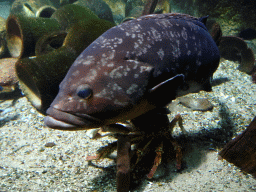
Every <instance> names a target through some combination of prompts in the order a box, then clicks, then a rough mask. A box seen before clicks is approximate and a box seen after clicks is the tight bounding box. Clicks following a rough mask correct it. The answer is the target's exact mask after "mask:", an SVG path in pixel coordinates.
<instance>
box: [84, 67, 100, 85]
mask: <svg viewBox="0 0 256 192" xmlns="http://www.w3.org/2000/svg"><path fill="white" fill-rule="evenodd" d="M96 77H97V71H96V70H95V69H90V71H89V72H88V73H87V75H86V78H85V79H86V81H88V82H92V81H93V80H94V79H95V78H96Z"/></svg>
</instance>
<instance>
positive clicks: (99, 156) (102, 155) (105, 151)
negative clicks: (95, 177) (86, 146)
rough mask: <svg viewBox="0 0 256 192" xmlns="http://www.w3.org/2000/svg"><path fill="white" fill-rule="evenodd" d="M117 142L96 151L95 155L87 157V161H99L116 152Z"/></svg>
mask: <svg viewBox="0 0 256 192" xmlns="http://www.w3.org/2000/svg"><path fill="white" fill-rule="evenodd" d="M116 147H117V142H113V143H109V144H108V145H107V146H104V147H102V148H101V149H99V150H98V151H97V153H98V154H97V155H88V156H87V157H86V160H87V161H92V160H99V159H103V158H106V157H107V156H108V155H109V154H110V153H112V152H113V151H114V150H116Z"/></svg>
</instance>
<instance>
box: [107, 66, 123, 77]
mask: <svg viewBox="0 0 256 192" xmlns="http://www.w3.org/2000/svg"><path fill="white" fill-rule="evenodd" d="M120 69H123V66H119V67H118V68H116V69H114V70H112V71H111V72H110V73H109V76H110V77H111V78H113V79H117V78H121V77H122V76H123V74H122V73H120V72H119V70H120Z"/></svg>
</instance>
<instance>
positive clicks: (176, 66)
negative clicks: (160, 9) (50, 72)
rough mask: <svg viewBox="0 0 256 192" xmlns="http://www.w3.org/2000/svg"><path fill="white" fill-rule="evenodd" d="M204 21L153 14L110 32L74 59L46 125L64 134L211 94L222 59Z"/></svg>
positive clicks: (183, 16)
mask: <svg viewBox="0 0 256 192" xmlns="http://www.w3.org/2000/svg"><path fill="white" fill-rule="evenodd" d="M206 20H207V17H202V18H195V17H193V16H190V15H186V14H178V13H168V14H151V15H146V16H142V17H139V18H137V19H134V20H130V21H127V22H124V23H122V24H120V25H118V26H115V27H113V28H111V29H109V30H108V31H106V32H105V33H104V34H102V35H101V36H100V37H99V38H98V39H96V40H95V41H94V42H93V43H92V44H90V45H89V46H88V47H87V48H86V49H85V50H84V51H83V52H82V53H81V54H80V56H79V57H78V58H77V59H76V60H75V62H74V63H73V65H72V66H71V68H70V69H69V71H68V73H67V75H66V77H65V78H64V80H63V81H62V82H61V84H60V86H59V88H60V90H59V93H58V95H57V97H56V98H55V100H54V101H53V103H52V104H51V106H50V108H49V109H48V110H47V116H46V117H45V124H46V125H47V126H48V127H51V128H55V129H62V130H81V129H90V128H98V127H101V126H104V125H110V124H115V123H118V122H123V121H126V120H131V119H134V118H136V117H139V116H141V115H143V114H145V113H147V112H149V111H151V110H154V109H155V108H160V107H165V106H166V105H167V104H168V103H170V102H171V101H172V100H173V99H175V98H176V97H179V96H182V95H185V94H188V93H191V92H198V91H200V90H206V91H210V90H211V85H210V80H211V77H212V75H213V73H214V71H215V70H216V69H217V67H218V65H219V59H220V55H219V51H218V47H217V45H216V43H215V42H214V40H213V39H212V37H211V35H210V34H209V32H208V31H207V29H206V27H205V22H206ZM149 120H150V119H149Z"/></svg>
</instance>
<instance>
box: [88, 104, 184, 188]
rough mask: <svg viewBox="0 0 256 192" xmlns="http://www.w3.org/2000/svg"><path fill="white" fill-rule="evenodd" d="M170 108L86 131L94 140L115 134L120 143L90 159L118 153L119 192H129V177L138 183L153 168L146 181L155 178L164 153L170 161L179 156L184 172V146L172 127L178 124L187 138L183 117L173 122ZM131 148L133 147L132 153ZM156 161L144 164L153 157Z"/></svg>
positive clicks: (178, 164) (178, 165) (112, 144)
mask: <svg viewBox="0 0 256 192" xmlns="http://www.w3.org/2000/svg"><path fill="white" fill-rule="evenodd" d="M168 113H169V111H168V109H167V108H157V109H155V110H153V111H150V112H148V113H146V114H144V115H141V116H139V117H137V118H134V119H132V120H130V121H127V122H124V123H116V124H112V125H108V126H104V127H102V128H99V129H93V130H90V131H89V132H87V135H88V136H91V138H92V139H98V138H102V137H105V136H110V135H113V136H114V137H116V138H117V141H115V142H113V143H110V144H108V145H107V146H104V147H102V148H100V150H98V152H97V154H96V155H93V156H87V158H86V160H87V161H92V160H99V159H102V158H107V157H108V156H109V155H110V154H111V153H112V152H113V151H114V150H117V159H116V163H117V191H129V188H130V178H132V179H135V180H137V179H138V177H139V176H138V175H139V174H140V173H139V172H140V171H138V170H143V172H145V171H147V170H148V169H147V168H145V167H151V168H150V171H149V172H148V173H147V175H146V176H147V178H148V179H152V178H153V176H154V174H155V172H156V170H157V168H158V166H159V165H160V164H161V162H162V159H163V154H165V157H167V158H169V157H170V156H172V155H173V154H175V155H176V168H177V170H178V171H179V170H181V169H182V147H181V146H180V145H179V144H178V142H177V141H176V140H175V139H174V138H173V137H172V132H173V128H174V127H175V125H176V124H177V123H178V125H179V127H180V128H181V131H182V132H183V134H184V135H187V132H186V130H185V129H184V127H183V123H182V117H181V115H180V114H177V115H176V116H175V117H174V119H173V120H172V121H171V122H170V121H169V119H168V116H167V114H168ZM131 145H132V146H133V148H132V150H131ZM152 157H153V161H151V162H150V161H148V160H147V161H143V160H144V158H146V159H148V158H152Z"/></svg>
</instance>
